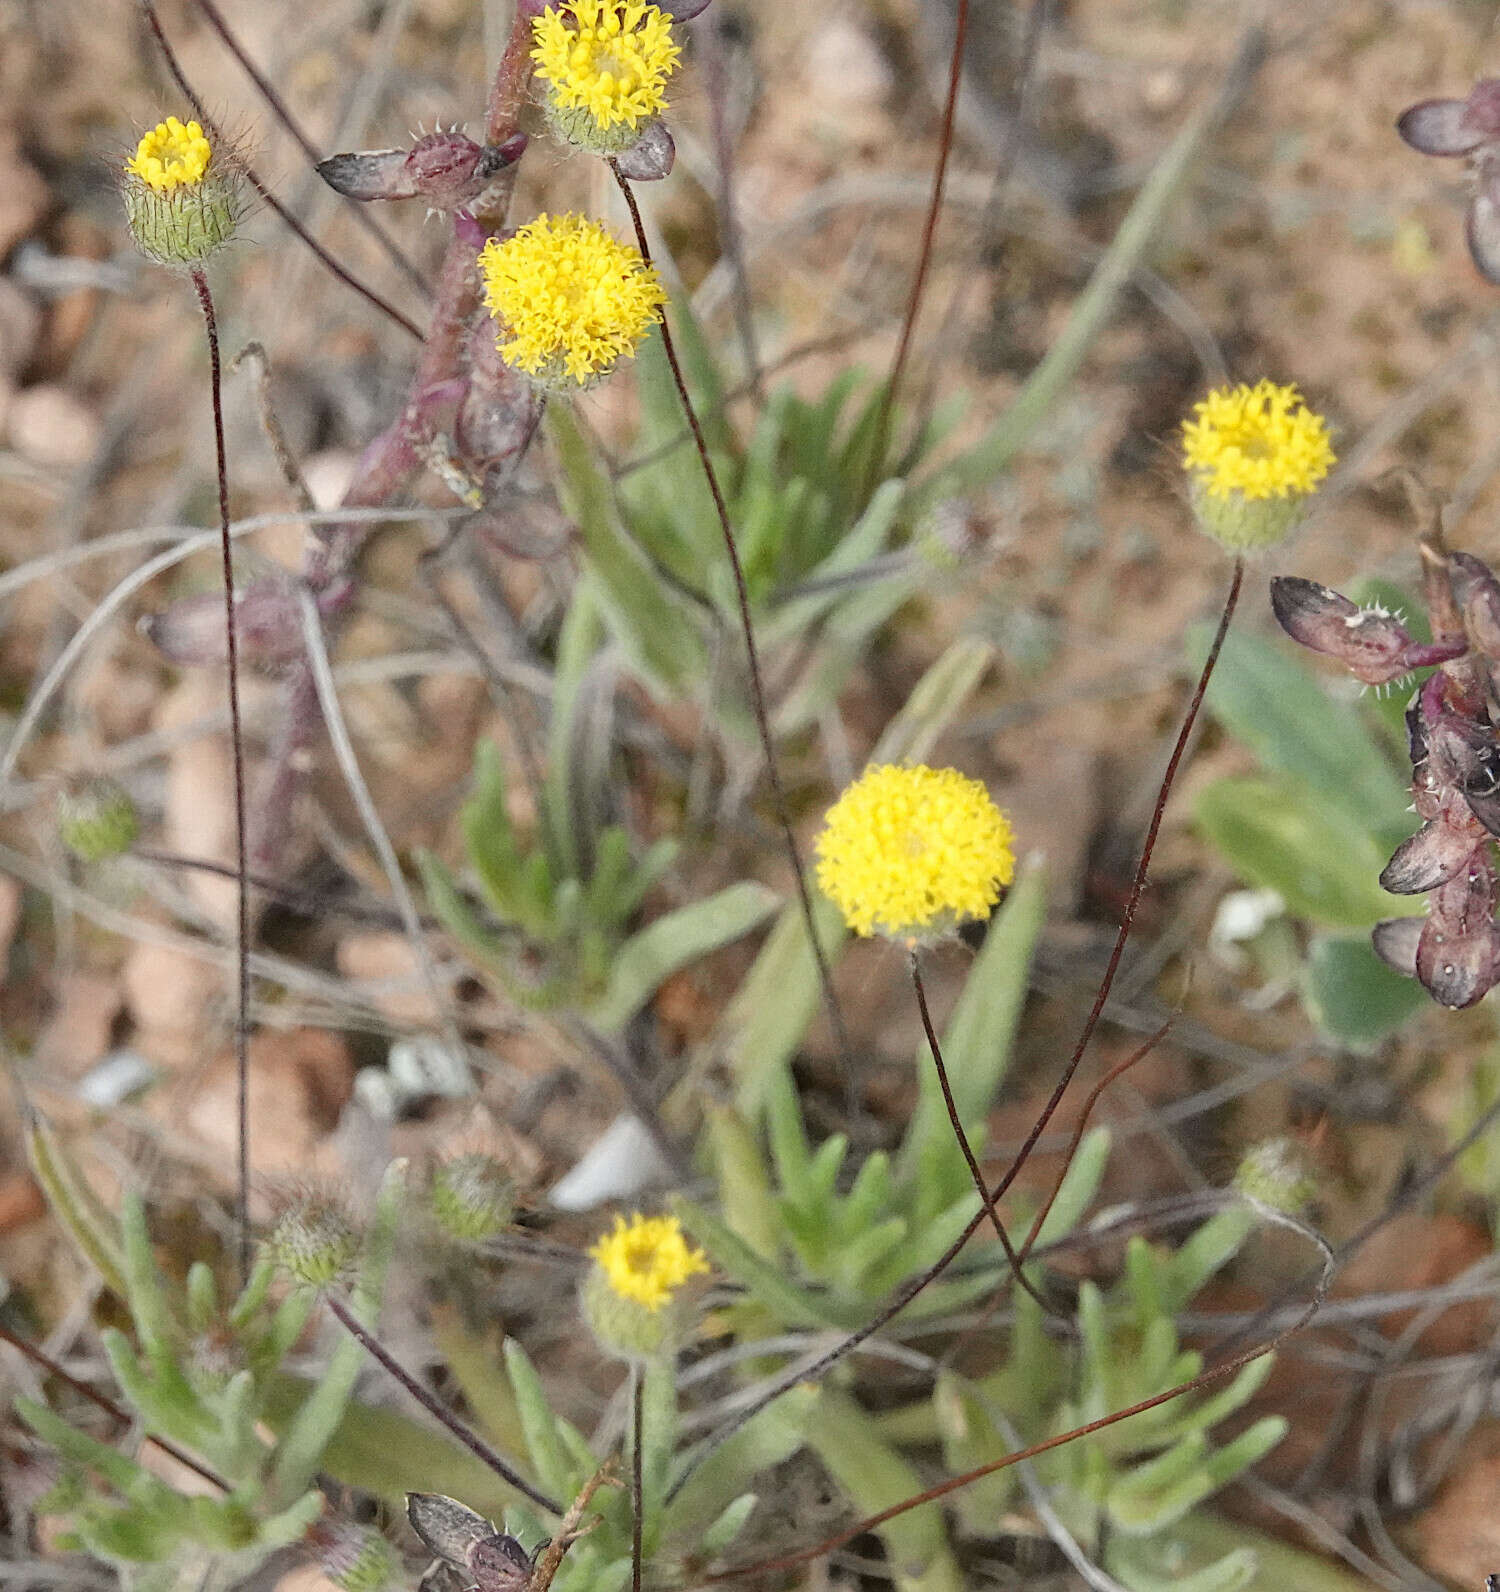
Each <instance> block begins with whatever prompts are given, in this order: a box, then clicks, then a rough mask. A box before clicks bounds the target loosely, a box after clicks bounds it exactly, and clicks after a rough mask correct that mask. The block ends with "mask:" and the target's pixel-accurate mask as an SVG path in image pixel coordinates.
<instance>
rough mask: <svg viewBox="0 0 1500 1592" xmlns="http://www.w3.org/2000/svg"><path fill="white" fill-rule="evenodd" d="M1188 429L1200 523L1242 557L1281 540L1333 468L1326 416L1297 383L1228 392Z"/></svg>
mask: <svg viewBox="0 0 1500 1592" xmlns="http://www.w3.org/2000/svg"><path fill="white" fill-rule="evenodd" d="M1193 415H1194V418H1193V419H1191V420H1188V421H1186V422H1185V423H1184V424H1183V428H1182V453H1183V464H1184V467H1185V468H1186V470H1187V471H1188V474H1189V476H1190V479H1191V491H1192V501H1193V511H1194V514H1195V515H1196V517H1197V520H1198V524H1199V526H1200V527H1201V529H1203V530H1204V531H1206V532H1207V533H1208V534H1209V535H1210V536H1212V537H1213V538H1214V539H1215V540H1216V541H1218V542H1221V543H1222V544H1223V545H1224V546H1226V547H1228V548H1230V549H1231V550H1233V551H1236V552H1244V551H1248V550H1250V549H1253V548H1260V547H1268V546H1271V545H1273V544H1274V543H1276V542H1279V541H1280V540H1281V539H1282V538H1283V537H1284V536H1285V535H1286V534H1287V533H1288V532H1289V531H1290V530H1291V529H1292V527H1293V525H1294V524H1295V523H1296V521H1297V518H1298V516H1299V514H1300V513H1301V509H1302V505H1303V502H1304V500H1305V499H1306V498H1307V497H1308V496H1309V495H1310V494H1311V493H1312V492H1314V491H1315V490H1316V489H1317V486H1318V484H1319V482H1321V481H1322V480H1323V478H1324V477H1325V476H1326V475H1327V474H1328V472H1329V470H1330V469H1331V468H1332V466H1333V464H1334V452H1333V445H1332V443H1331V442H1330V441H1329V438H1328V427H1327V424H1326V423H1325V422H1324V420H1323V417H1322V416H1321V415H1320V414H1317V413H1316V412H1315V411H1313V410H1311V409H1309V408H1308V407H1307V405H1306V404H1304V403H1303V401H1302V395H1301V394H1300V393H1299V392H1298V391H1297V389H1296V387H1294V386H1290V385H1288V386H1278V385H1277V384H1276V383H1275V382H1270V381H1264V380H1262V381H1259V382H1257V383H1256V384H1255V386H1253V387H1247V386H1245V385H1244V384H1243V383H1241V385H1239V386H1238V387H1221V388H1219V389H1217V390H1216V391H1214V392H1211V393H1210V394H1209V395H1208V397H1207V398H1204V399H1203V400H1201V401H1200V402H1199V403H1197V404H1195V405H1194V406H1193Z"/></svg>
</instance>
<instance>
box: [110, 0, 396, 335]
mask: <svg viewBox="0 0 1500 1592" xmlns="http://www.w3.org/2000/svg"><path fill="white" fill-rule="evenodd" d="M140 5H141V10H142V11H143V12H144V13H145V17H146V23H147V25H148V26H149V27H150V29H151V32H152V34H153V35H154V36H155V38H156V42H157V44H158V46H159V47H160V49H161V53H162V58H163V59H164V60H165V61H166V63H167V70H168V71H169V72H170V73H171V74H172V81H173V82H174V83H176V85H177V88H178V91H179V92H180V93H181V94H182V97H183V98H184V99H185V100H186V101H187V102H188V104H189V105H191V106H192V107H193V115H194V116H196V117H197V118H198V121H199V123H200V124H201V125H202V127H203V130H204V132H206V133H207V134H208V136H209V139H210V141H211V142H212V144H213V146H214V148H215V149H218V150H223V151H228V149H229V147H230V146H229V143H228V142H227V141H226V140H225V137H224V133H223V129H222V128H221V127H220V126H219V124H218V123H217V122H216V121H215V120H214V119H213V117H212V116H210V115H209V113H208V108H207V106H205V105H204V103H203V101H202V100H201V99H199V97H198V95H197V93H196V92H195V91H194V89H193V87H192V85H191V84H190V83H189V82H188V80H187V78H186V77H185V76H184V75H183V71H182V67H181V65H180V64H179V63H178V60H177V54H176V52H175V51H174V50H173V48H172V46H171V45H170V44H169V43H168V42H167V35H166V32H165V31H164V30H163V28H162V25H161V18H160V17H158V16H157V14H156V0H140ZM230 158H231V159H233V160H234V161H235V163H236V164H237V165H238V167H239V169H240V170H241V171H242V172H244V174H245V180H246V181H247V182H248V183H249V184H250V186H251V187H252V188H254V189H255V191H256V193H258V194H259V195H260V197H261V198H262V199H264V200H265V202H266V204H267V205H269V206H270V208H271V209H272V210H274V211H275V212H276V214H277V215H278V216H280V217H281V219H282V220H283V221H284V222H286V224H287V226H289V227H290V228H291V229H292V231H293V232H295V233H296V234H297V236H298V237H299V238H300V239H301V240H302V241H303V243H305V244H306V245H307V247H308V248H309V249H311V250H312V252H313V253H314V254H315V255H316V256H317V257H318V260H319V261H320V262H321V263H322V265H323V267H324V269H325V270H327V271H330V272H332V273H333V275H334V276H336V277H337V278H338V279H339V281H340V282H342V283H343V284H344V286H345V287H352V288H353V289H354V291H355V292H356V293H358V294H359V296H360V297H361V298H362V299H364V300H366V301H367V302H368V303H370V304H373V305H374V306H375V308H376V309H378V310H379V311H381V313H382V314H384V315H388V316H389V317H390V318H391V319H392V320H393V321H395V323H396V324H397V325H398V326H399V327H400V328H401V329H402V330H403V331H405V332H409V333H410V334H411V335H412V336H413V337H415V338H416V339H417V341H418V342H420V341H421V340H422V329H421V328H420V327H419V326H418V325H417V323H416V322H415V321H413V320H409V319H408V318H407V317H406V316H405V315H403V314H402V313H401V311H400V310H398V309H397V308H396V306H395V305H394V304H391V303H389V302H387V300H385V299H383V298H382V297H381V296H380V294H378V293H377V292H376V291H375V290H374V288H371V287H366V286H365V284H364V283H363V282H361V281H360V280H359V278H358V277H356V276H354V275H353V274H352V273H351V272H349V271H346V270H345V269H344V267H343V266H342V265H340V264H339V262H338V261H337V260H335V259H334V257H333V256H332V255H331V254H330V253H329V252H328V250H327V249H325V248H324V247H323V245H322V244H321V243H319V242H318V240H317V239H316V238H315V237H313V235H312V233H310V232H309V231H308V230H307V228H306V227H304V226H303V225H302V223H301V222H300V221H299V220H298V219H297V218H296V216H294V215H293V214H292V212H291V211H290V210H288V209H287V207H286V206H285V205H284V204H282V202H281V201H280V200H279V199H278V198H277V197H276V195H275V194H273V193H272V192H271V190H270V189H269V188H268V187H266V185H265V183H264V182H263V181H262V180H261V177H260V175H259V173H258V172H257V171H256V170H255V168H254V167H253V166H252V165H251V164H250V163H249V161H247V160H244V159H241V158H240V157H239V156H237V155H234V156H231V157H230Z"/></svg>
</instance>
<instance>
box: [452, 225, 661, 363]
mask: <svg viewBox="0 0 1500 1592" xmlns="http://www.w3.org/2000/svg"><path fill="white" fill-rule="evenodd" d="M479 270H480V275H481V277H482V279H483V284H484V301H485V303H486V304H487V305H488V306H489V311H490V314H491V315H493V316H494V317H495V319H496V320H497V321H499V322H500V323H501V332H500V335H499V337H498V339H497V342H498V346H499V349H500V354H501V357H502V358H503V359H504V360H505V362H506V364H508V365H513V366H515V367H516V369H517V370H524V371H525V372H526V373H527V375H529V376H532V377H534V378H535V379H536V381H537V383H538V385H540V386H544V387H554V388H559V389H563V390H569V389H571V390H572V391H575V392H576V391H577V390H578V389H579V388H580V387H586V386H588V385H590V384H591V383H592V382H594V381H596V380H598V379H599V378H600V377H602V376H605V375H607V374H608V373H609V371H610V370H612V369H613V368H614V365H615V362H616V361H617V360H619V359H620V358H621V357H622V356H623V355H626V354H630V353H633V352H634V351H635V347H636V345H637V344H638V343H639V342H640V340H641V339H642V338H643V337H644V336H645V335H646V331H647V328H648V327H650V326H651V325H652V324H653V323H654V322H656V321H659V320H660V319H661V307H662V305H663V304H664V303H665V302H666V294H665V292H664V291H663V290H662V285H661V282H660V280H659V278H658V277H657V275H656V271H655V270H654V268H653V267H651V266H649V265H647V264H646V262H645V261H644V260H643V259H642V258H641V256H640V253H639V251H638V250H636V249H633V248H631V247H630V245H629V244H625V243H620V242H618V241H617V240H616V239H614V238H612V237H611V236H610V235H609V233H608V232H606V231H605V230H604V228H603V227H601V226H600V225H599V224H598V223H597V222H594V221H589V220H587V219H586V218H585V217H583V216H577V215H566V216H558V217H556V218H554V217H552V216H546V215H541V216H538V217H537V218H536V220H535V221H532V222H529V223H528V224H527V225H526V226H524V227H522V228H521V230H520V231H519V232H517V233H516V234H515V236H514V237H510V238H507V239H506V240H505V241H504V242H503V243H502V242H501V241H500V240H499V239H497V238H491V239H490V241H489V242H488V243H487V244H485V246H484V249H483V250H482V251H481V253H480V256H479Z"/></svg>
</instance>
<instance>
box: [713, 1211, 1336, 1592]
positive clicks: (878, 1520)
mask: <svg viewBox="0 0 1500 1592" xmlns="http://www.w3.org/2000/svg"><path fill="white" fill-rule="evenodd" d="M1297 1226H1298V1230H1299V1231H1301V1232H1303V1233H1304V1234H1310V1232H1311V1230H1310V1229H1307V1228H1303V1227H1302V1226H1301V1224H1300V1223H1299V1224H1297ZM1311 1236H1313V1237H1314V1238H1315V1239H1316V1242H1317V1243H1318V1245H1319V1247H1320V1248H1321V1249H1322V1251H1323V1274H1322V1277H1321V1279H1320V1280H1319V1282H1318V1284H1317V1286H1316V1288H1315V1290H1314V1292H1313V1295H1312V1297H1311V1298H1310V1299H1309V1300H1308V1302H1307V1304H1306V1305H1305V1306H1304V1307H1303V1309H1302V1311H1301V1312H1300V1313H1299V1314H1298V1316H1297V1318H1296V1319H1295V1320H1294V1321H1293V1322H1291V1324H1290V1325H1288V1326H1287V1327H1285V1328H1283V1329H1282V1331H1280V1332H1278V1333H1276V1335H1275V1336H1274V1337H1271V1338H1268V1339H1267V1340H1266V1341H1265V1342H1264V1343H1257V1344H1256V1345H1255V1346H1254V1347H1253V1348H1249V1349H1245V1350H1243V1351H1242V1352H1241V1353H1239V1354H1236V1355H1233V1356H1231V1357H1230V1358H1229V1359H1227V1360H1221V1361H1220V1362H1219V1363H1218V1364H1217V1365H1214V1366H1210V1367H1209V1369H1208V1370H1206V1371H1202V1372H1200V1373H1199V1374H1198V1375H1197V1376H1195V1377H1192V1378H1191V1379H1190V1380H1188V1381H1186V1382H1179V1383H1178V1384H1177V1386H1176V1387H1170V1388H1168V1389H1167V1390H1166V1391H1165V1392H1164V1393H1156V1394H1153V1395H1152V1397H1150V1398H1148V1399H1142V1400H1141V1401H1140V1402H1139V1403H1138V1404H1132V1405H1130V1406H1129V1407H1128V1408H1126V1409H1123V1410H1115V1411H1113V1412H1112V1413H1111V1414H1109V1415H1102V1416H1100V1417H1099V1419H1098V1420H1095V1421H1088V1422H1086V1423H1085V1424H1084V1425H1082V1426H1075V1427H1073V1428H1071V1430H1069V1431H1066V1432H1059V1433H1057V1434H1056V1435H1055V1436H1053V1437H1047V1438H1043V1439H1042V1441H1041V1442H1039V1443H1033V1444H1031V1446H1030V1447H1029V1448H1020V1449H1017V1450H1016V1451H1015V1452H1014V1453H1010V1454H1003V1455H1001V1457H1000V1458H999V1459H995V1460H991V1461H990V1463H989V1464H987V1465H980V1466H977V1467H976V1468H975V1469H973V1470H969V1471H965V1472H964V1473H963V1475H961V1476H951V1477H949V1478H948V1480H947V1481H942V1482H939V1483H938V1484H937V1485H936V1486H934V1487H929V1488H927V1489H926V1490H925V1491H923V1492H920V1493H917V1494H916V1495H915V1496H913V1497H911V1498H903V1499H902V1500H901V1502H900V1503H897V1504H892V1505H891V1506H890V1508H889V1509H882V1510H881V1511H880V1513H879V1514H877V1515H870V1516H869V1517H868V1518H867V1519H865V1520H861V1521H859V1522H858V1524H856V1525H853V1526H850V1527H849V1528H848V1529H847V1530H845V1531H841V1532H839V1534H838V1535H837V1536H834V1537H829V1538H827V1539H826V1540H825V1541H823V1542H818V1543H814V1545H813V1546H812V1547H810V1548H803V1549H801V1550H800V1551H798V1552H797V1553H789V1554H786V1555H785V1556H784V1557H782V1558H779V1559H763V1560H760V1561H758V1562H757V1563H755V1564H745V1565H740V1566H738V1567H737V1568H735V1569H733V1570H724V1571H721V1572H720V1573H719V1574H718V1575H709V1576H704V1577H703V1579H702V1580H701V1581H699V1582H698V1583H696V1584H697V1585H699V1586H713V1585H717V1584H719V1583H721V1582H724V1581H735V1580H738V1579H739V1578H740V1577H742V1576H747V1575H766V1574H773V1573H780V1572H782V1571H785V1570H791V1569H795V1568H796V1566H797V1565H799V1564H807V1563H809V1562H810V1561H812V1560H813V1559H820V1558H822V1557H823V1555H824V1554H827V1553H833V1552H835V1551H836V1550H837V1549H839V1548H842V1547H843V1546H844V1545H845V1544H846V1543H849V1542H853V1541H854V1540H855V1538H856V1537H862V1536H863V1535H864V1534H865V1533H866V1532H869V1531H875V1530H877V1529H878V1528H879V1527H881V1526H883V1525H884V1524H885V1523H886V1522H887V1521H888V1520H894V1519H895V1518H896V1516H897V1515H903V1514H905V1513H906V1512H907V1510H909V1509H917V1508H920V1507H921V1506H922V1505H923V1504H928V1503H933V1502H934V1501H935V1500H937V1499H939V1498H946V1497H947V1496H948V1494H949V1493H955V1492H958V1491H959V1489H960V1488H963V1487H967V1486H969V1485H970V1484H971V1483H973V1482H976V1481H979V1480H981V1479H982V1478H984V1477H985V1476H993V1475H994V1474H995V1472H996V1471H1000V1470H1006V1469H1008V1468H1009V1467H1010V1466H1012V1465H1019V1464H1022V1463H1023V1462H1024V1461H1026V1460H1028V1459H1035V1458H1036V1457H1037V1455H1039V1454H1046V1453H1049V1452H1050V1451H1051V1450H1052V1449H1054V1448H1061V1447H1062V1446H1063V1445H1064V1444H1065V1443H1072V1442H1076V1441H1077V1440H1078V1439H1079V1438H1080V1437H1087V1436H1089V1434H1090V1433H1092V1432H1101V1431H1103V1430H1104V1429H1105V1428H1106V1427H1110V1426H1115V1425H1117V1424H1118V1423H1119V1422H1121V1421H1127V1420H1129V1419H1130V1417H1131V1416H1132V1415H1143V1414H1145V1412H1146V1411H1147V1410H1154V1409H1156V1408H1158V1407H1159V1406H1160V1405H1163V1404H1170V1403H1171V1402H1172V1400H1173V1399H1180V1398H1182V1397H1184V1396H1185V1395H1186V1394H1189V1393H1196V1392H1197V1391H1198V1390H1199V1389H1200V1388H1205V1387H1210V1386H1212V1384H1214V1383H1215V1382H1222V1381H1223V1380H1224V1378H1225V1377H1226V1376H1231V1375H1233V1374H1234V1372H1236V1371H1239V1370H1241V1369H1243V1368H1244V1367H1245V1366H1247V1365H1249V1363H1250V1362H1251V1361H1252V1360H1258V1359H1260V1358H1261V1356H1262V1355H1266V1354H1270V1353H1272V1352H1273V1351H1274V1350H1275V1349H1276V1348H1277V1347H1278V1346H1279V1345H1280V1344H1282V1343H1284V1342H1285V1341H1286V1340H1287V1339H1288V1338H1290V1337H1292V1336H1293V1335H1294V1334H1295V1333H1298V1332H1300V1331H1301V1330H1302V1329H1303V1327H1305V1326H1306V1325H1307V1323H1308V1322H1309V1321H1311V1320H1312V1318H1313V1317H1314V1316H1315V1315H1316V1314H1317V1313H1318V1310H1319V1308H1320V1307H1321V1306H1322V1303H1323V1299H1324V1296H1325V1295H1326V1294H1327V1292H1328V1285H1329V1283H1330V1282H1331V1281H1332V1279H1333V1272H1334V1262H1333V1252H1332V1250H1330V1249H1329V1248H1328V1247H1327V1245H1326V1244H1325V1243H1324V1242H1323V1240H1322V1239H1320V1238H1316V1235H1311Z"/></svg>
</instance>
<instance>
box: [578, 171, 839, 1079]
mask: <svg viewBox="0 0 1500 1592" xmlns="http://www.w3.org/2000/svg"><path fill="white" fill-rule="evenodd" d="M609 167H610V170H611V171H612V172H613V173H614V175H615V181H616V182H617V183H618V184H619V185H620V192H621V193H622V194H623V195H624V197H625V205H626V208H627V209H628V210H629V211H630V221H631V225H632V226H633V227H634V228H635V238H636V245H637V247H638V248H639V249H640V251H641V257H642V258H643V259H644V260H646V261H647V262H649V261H650V259H651V245H650V242H649V241H648V239H647V237H646V224H645V222H644V221H643V220H642V219H641V208H640V206H639V205H638V204H637V203H636V200H635V192H634V190H633V189H632V188H631V186H630V180H629V178H627V177H626V176H625V175H624V174H623V173H622V172H621V170H620V168H619V166H618V165H617V164H616V163H615V162H614V161H610V163H609ZM661 346H662V351H663V352H664V353H665V354H666V356H667V364H668V365H669V366H670V367H671V371H672V382H673V384H674V385H675V387H676V388H677V397H678V400H679V401H680V402H681V404H682V411H683V414H684V415H685V416H686V417H687V423H688V427H689V429H690V430H691V431H692V433H693V443H694V446H695V447H696V448H697V450H698V460H699V462H700V463H701V464H702V466H703V474H704V476H705V477H706V478H707V481H708V490H709V492H710V493H711V494H712V496H713V500H714V511H715V513H716V514H717V515H718V519H719V530H720V533H721V534H722V536H723V539H724V550H725V552H726V553H727V554H728V555H729V567H730V570H731V571H732V572H733V575H734V595H735V602H736V604H737V606H738V608H739V619H740V634H741V635H742V637H743V638H744V642H745V655H746V658H747V660H748V662H749V666H750V701H751V705H752V707H753V708H754V710H755V727H756V729H757V730H758V731H759V732H760V747H761V752H762V753H763V754H764V756H765V760H766V773H767V775H768V777H769V778H770V781H771V795H772V799H773V800H774V802H775V804H776V819H777V822H778V823H779V824H780V826H781V834H782V840H783V843H784V844H785V847H786V853H787V858H788V860H789V861H790V862H791V865H792V872H793V874H794V875H795V876H796V880H797V899H798V901H799V902H800V903H801V906H802V921H803V923H804V924H805V925H806V927H807V940H808V944H809V945H811V947H812V953H813V959H814V961H815V962H816V963H817V966H818V982H819V984H820V985H821V986H822V990H823V1004H824V1006H825V1007H826V1008H827V1011H828V1021H829V1024H830V1026H831V1027H832V1029H833V1035H834V1042H835V1043H836V1044H837V1046H838V1049H839V1054H840V1057H841V1058H842V1060H843V1063H844V1067H845V1069H846V1071H852V1062H851V1057H852V1056H853V1047H852V1046H851V1044H850V1042H849V1030H848V1028H847V1027H846V1026H845V1023H844V1014H843V1012H842V1010H841V1009H840V1007H839V1002H838V996H837V995H836V994H835V992H834V988H833V974H832V972H831V971H830V969H829V966H828V956H827V953H826V952H825V951H824V949H823V942H822V940H821V939H820V938H819V936H818V924H817V919H816V917H815V916H814V913H813V904H812V892H811V891H810V890H809V889H808V884H807V871H806V869H805V868H804V867H803V866H802V856H801V853H800V852H799V851H798V850H797V837H796V835H795V834H794V833H793V832H792V816H791V809H790V807H789V806H788V805H787V799H786V788H785V786H783V784H782V783H781V770H780V769H779V768H778V767H777V763H776V746H775V743H774V742H773V740H772V739H771V716H770V712H769V710H768V709H767V707H766V689H765V683H764V680H763V678H762V675H761V669H760V650H759V648H758V647H757V646H756V644H755V624H754V621H753V620H752V618H751V616H750V588H749V586H748V585H747V583H746V581H745V566H744V565H743V564H742V563H741V562H740V550H739V548H738V546H737V545H736V543H735V540H734V528H733V526H732V525H731V524H730V523H729V505H728V504H727V503H726V502H725V501H724V491H723V488H722V487H721V486H720V485H719V476H718V472H717V471H716V470H715V469H714V466H713V460H712V459H711V458H709V455H708V439H707V438H706V437H705V436H704V435H703V427H702V425H701V424H700V423H699V420H698V411H697V410H696V409H695V408H694V407H693V400H692V398H691V396H690V395H689V393H688V389H687V382H686V380H685V379H684V378H683V374H682V364H681V362H680V361H679V360H678V358H677V347H676V345H675V344H674V342H673V341H672V332H671V328H670V327H669V326H668V325H667V323H666V319H665V318H663V320H662V323H661Z"/></svg>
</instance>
